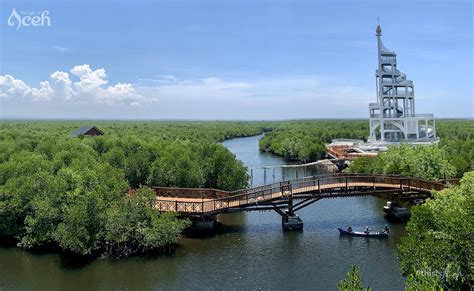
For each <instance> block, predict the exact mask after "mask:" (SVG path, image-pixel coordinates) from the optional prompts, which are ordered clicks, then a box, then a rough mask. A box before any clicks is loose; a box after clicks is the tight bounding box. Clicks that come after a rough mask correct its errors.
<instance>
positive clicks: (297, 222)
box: [281, 213, 303, 230]
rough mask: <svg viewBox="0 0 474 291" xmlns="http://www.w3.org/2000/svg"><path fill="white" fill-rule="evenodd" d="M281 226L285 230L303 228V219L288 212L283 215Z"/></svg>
mask: <svg viewBox="0 0 474 291" xmlns="http://www.w3.org/2000/svg"><path fill="white" fill-rule="evenodd" d="M281 226H282V227H283V230H302V229H303V220H301V218H300V217H299V216H298V215H297V214H296V213H293V214H292V215H290V214H287V215H285V216H282V217H281Z"/></svg>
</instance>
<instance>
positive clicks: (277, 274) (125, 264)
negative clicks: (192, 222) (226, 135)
mask: <svg viewBox="0 0 474 291" xmlns="http://www.w3.org/2000/svg"><path fill="white" fill-rule="evenodd" d="M260 137H261V136H256V137H248V138H236V139H232V140H228V141H225V142H224V143H223V144H224V145H225V146H226V147H227V148H229V149H230V150H231V151H232V152H233V153H234V154H235V155H236V156H237V158H238V159H240V160H242V161H243V162H244V163H245V164H246V165H247V166H249V167H253V168H257V167H261V166H269V165H281V164H284V163H285V162H284V161H283V160H282V159H280V158H278V157H275V156H273V155H271V154H265V153H260V152H259V151H258V139H259V138H260ZM303 174H304V173H298V175H299V176H302V175H303ZM311 174H313V172H311ZM294 176H296V173H295V171H294V170H288V169H287V170H286V171H285V172H284V173H282V172H281V171H280V170H275V173H273V170H269V171H268V172H267V174H266V182H268V183H270V182H273V181H278V180H280V179H281V178H282V177H283V178H291V177H294ZM264 178H265V177H264V173H263V170H257V169H256V170H254V179H253V184H254V185H259V184H263V183H264ZM384 203H385V201H383V200H381V199H378V198H374V197H358V198H337V199H327V200H322V201H318V202H316V203H314V204H312V205H310V206H309V207H307V208H304V209H302V210H300V211H299V212H298V214H299V215H300V217H301V218H302V219H303V221H304V230H303V231H301V232H283V231H282V229H281V218H280V216H279V215H278V214H276V213H275V212H250V213H236V214H226V215H221V216H220V217H219V221H220V223H221V224H220V226H219V229H218V233H217V234H216V235H215V236H212V237H209V238H199V239H197V238H185V239H182V240H181V241H180V244H179V247H178V249H177V250H176V252H174V253H173V254H171V255H163V256H157V257H151V258H150V257H132V258H126V259H121V260H109V259H97V260H95V261H93V262H89V263H73V262H70V261H68V260H67V259H65V258H64V257H62V256H61V255H58V254H32V253H29V252H26V251H23V250H20V249H17V248H6V247H0V289H1V290H3V289H44V290H52V289H62V290H90V289H101V290H110V289H128V290H137V289H148V290H149V289H163V288H164V289H209V288H211V289H225V288H233V289H309V290H334V289H336V283H337V282H338V281H339V280H341V279H342V278H344V276H345V274H346V272H347V270H348V269H349V267H350V266H351V265H354V264H355V265H359V266H360V269H361V271H362V273H363V276H364V280H365V283H366V285H369V286H370V287H372V289H374V290H401V289H403V286H404V279H403V277H402V275H401V273H400V271H399V268H398V261H397V258H396V243H398V241H399V239H400V237H401V236H402V235H404V234H405V230H404V226H403V225H400V224H399V225H390V224H389V223H388V222H386V220H385V219H384V217H383V211H382V206H383V205H384ZM384 224H389V227H390V228H391V230H392V236H391V237H390V238H389V239H388V240H379V239H366V238H351V237H340V236H339V233H338V230H337V227H338V226H348V225H352V227H353V228H354V229H363V228H364V227H365V226H366V225H369V226H373V227H383V225H384Z"/></svg>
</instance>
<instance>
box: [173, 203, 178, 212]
mask: <svg viewBox="0 0 474 291" xmlns="http://www.w3.org/2000/svg"><path fill="white" fill-rule="evenodd" d="M174 210H175V211H176V212H178V200H176V201H175V206H174Z"/></svg>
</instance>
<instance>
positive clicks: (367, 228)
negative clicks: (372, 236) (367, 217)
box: [364, 226, 369, 234]
mask: <svg viewBox="0 0 474 291" xmlns="http://www.w3.org/2000/svg"><path fill="white" fill-rule="evenodd" d="M364 233H365V234H369V226H367V227H366V228H365V230H364Z"/></svg>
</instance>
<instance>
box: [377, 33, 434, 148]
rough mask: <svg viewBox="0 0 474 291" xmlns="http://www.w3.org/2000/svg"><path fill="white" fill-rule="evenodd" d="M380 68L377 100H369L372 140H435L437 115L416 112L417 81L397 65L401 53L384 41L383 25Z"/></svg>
mask: <svg viewBox="0 0 474 291" xmlns="http://www.w3.org/2000/svg"><path fill="white" fill-rule="evenodd" d="M376 36H377V47H378V54H377V55H378V68H377V70H376V74H375V75H376V84H377V102H375V103H369V113H370V121H369V122H370V135H369V140H368V142H382V143H403V142H409V143H421V144H426V143H434V142H438V141H439V139H438V138H437V137H436V126H435V120H434V117H433V114H416V113H415V91H414V85H413V81H411V80H408V79H407V77H406V75H405V73H403V72H402V71H400V70H398V68H397V54H396V53H395V52H394V51H389V50H388V49H387V48H386V47H385V46H384V44H383V43H382V39H381V36H382V29H381V28H380V24H379V25H377V29H376Z"/></svg>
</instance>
